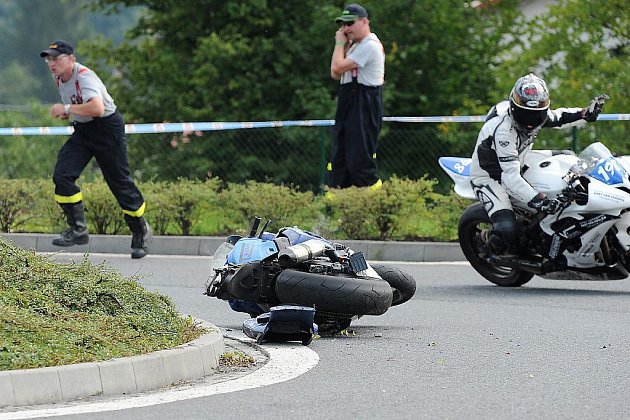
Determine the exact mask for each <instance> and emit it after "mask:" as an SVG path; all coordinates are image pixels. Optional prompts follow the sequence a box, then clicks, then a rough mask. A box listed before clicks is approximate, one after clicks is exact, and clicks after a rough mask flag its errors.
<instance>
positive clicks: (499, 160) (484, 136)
mask: <svg viewBox="0 0 630 420" xmlns="http://www.w3.org/2000/svg"><path fill="white" fill-rule="evenodd" d="M509 106H510V102H509V101H503V102H500V103H498V104H497V105H495V106H493V107H492V109H491V110H490V112H489V113H488V116H487V118H486V123H485V124H484V126H483V127H482V128H481V131H480V132H479V136H478V137H477V144H476V145H475V151H474V153H473V156H472V163H471V166H470V178H471V183H472V186H473V189H474V190H475V193H476V194H477V198H478V199H479V201H480V202H481V203H483V205H484V208H485V210H486V212H487V213H488V215H489V216H492V215H493V214H494V213H495V212H497V211H499V210H513V208H512V204H511V202H510V197H513V198H514V199H515V200H517V201H521V202H524V203H528V202H529V201H531V200H532V199H533V198H534V197H535V196H536V195H537V194H538V191H536V190H535V189H534V188H533V187H532V186H531V185H530V184H529V183H528V182H527V181H525V179H523V177H522V174H521V170H522V167H523V161H524V159H525V155H526V154H527V153H528V152H529V151H530V150H531V149H532V146H533V144H534V140H535V139H536V136H537V135H538V131H539V130H540V128H538V129H535V130H533V131H531V132H530V133H529V134H524V133H522V132H520V130H519V131H517V130H516V128H515V126H514V124H513V123H512V118H511V116H510V114H509V113H508V109H509ZM547 114H548V117H547V121H546V122H545V124H544V125H543V127H553V128H566V127H571V126H577V125H582V124H585V123H586V122H585V121H584V120H583V119H582V108H558V109H555V110H548V111H547ZM546 152H549V155H551V151H546Z"/></svg>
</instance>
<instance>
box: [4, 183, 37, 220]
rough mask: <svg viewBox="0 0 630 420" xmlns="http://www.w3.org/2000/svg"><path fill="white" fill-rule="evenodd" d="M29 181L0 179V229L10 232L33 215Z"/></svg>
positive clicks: (31, 192) (32, 195)
mask: <svg viewBox="0 0 630 420" xmlns="http://www.w3.org/2000/svg"><path fill="white" fill-rule="evenodd" d="M30 183H31V181H27V180H24V179H0V230H2V232H12V231H14V230H16V229H20V228H21V227H23V226H24V225H25V224H26V223H27V222H28V221H29V220H30V219H32V218H33V217H34V215H33V197H34V194H33V190H32V189H31V188H30Z"/></svg>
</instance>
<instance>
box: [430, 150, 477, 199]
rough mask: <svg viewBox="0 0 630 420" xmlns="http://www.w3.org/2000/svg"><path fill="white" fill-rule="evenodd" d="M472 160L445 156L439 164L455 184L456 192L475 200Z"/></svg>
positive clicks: (439, 160) (440, 159)
mask: <svg viewBox="0 0 630 420" xmlns="http://www.w3.org/2000/svg"><path fill="white" fill-rule="evenodd" d="M471 162H472V159H470V158H462V157H452V156H445V157H441V158H439V159H438V163H439V164H440V166H441V167H442V169H444V171H445V172H446V173H447V174H448V176H450V177H451V179H452V180H453V182H455V192H456V193H457V194H459V195H460V196H462V197H464V198H469V199H471V200H475V199H476V198H477V197H476V196H475V193H474V191H473V189H472V186H471V185H470V164H471Z"/></svg>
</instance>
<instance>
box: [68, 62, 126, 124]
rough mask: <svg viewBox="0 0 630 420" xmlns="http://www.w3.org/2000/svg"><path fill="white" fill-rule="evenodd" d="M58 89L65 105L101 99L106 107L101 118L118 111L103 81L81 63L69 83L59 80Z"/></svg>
mask: <svg viewBox="0 0 630 420" xmlns="http://www.w3.org/2000/svg"><path fill="white" fill-rule="evenodd" d="M57 88H58V89H59V96H60V97H61V102H63V103H64V104H83V103H86V102H87V101H89V100H90V99H92V98H94V97H97V96H98V97H100V98H101V99H102V100H103V105H105V112H103V115H101V117H107V116H109V115H111V114H113V113H114V112H115V111H116V104H115V103H114V100H113V99H112V97H111V96H110V95H109V93H108V92H107V88H106V87H105V85H104V84H103V82H102V81H101V79H100V78H99V77H98V76H97V75H96V73H94V72H93V71H92V70H90V69H88V68H87V67H85V66H84V65H82V64H80V63H75V64H74V68H73V69H72V76H71V77H70V79H69V80H68V81H67V82H62V81H61V79H58V80H57ZM70 118H71V119H72V120H73V121H77V122H82V123H83V122H88V121H92V118H91V117H83V116H79V115H73V114H70Z"/></svg>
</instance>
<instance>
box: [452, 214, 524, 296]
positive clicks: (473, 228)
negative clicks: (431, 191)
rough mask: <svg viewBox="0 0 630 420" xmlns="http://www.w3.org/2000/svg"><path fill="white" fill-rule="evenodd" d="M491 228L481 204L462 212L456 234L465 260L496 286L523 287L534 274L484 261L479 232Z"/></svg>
mask: <svg viewBox="0 0 630 420" xmlns="http://www.w3.org/2000/svg"><path fill="white" fill-rule="evenodd" d="M491 226H492V225H491V222H490V217H489V216H488V213H486V210H485V209H484V208H483V205H482V204H481V203H475V204H473V205H471V206H469V207H468V208H467V209H466V210H465V211H464V213H463V214H462V216H461V218H460V219H459V226H458V228H457V234H458V236H459V245H460V246H461V248H462V251H463V252H464V255H465V256H466V259H467V260H468V262H469V263H470V265H472V266H473V268H474V269H475V270H476V271H477V272H478V273H479V274H481V275H482V276H483V277H484V278H485V279H486V280H488V281H489V282H491V283H494V284H496V285H497V286H504V287H519V286H522V285H524V284H525V283H527V282H528V281H530V280H531V279H532V277H534V274H532V273H530V272H527V271H522V270H519V269H516V268H514V267H502V266H498V265H496V264H492V263H490V262H488V261H487V260H486V257H487V252H486V250H485V249H484V244H483V242H482V239H481V231H482V230H483V229H489V228H490V227H491Z"/></svg>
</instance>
